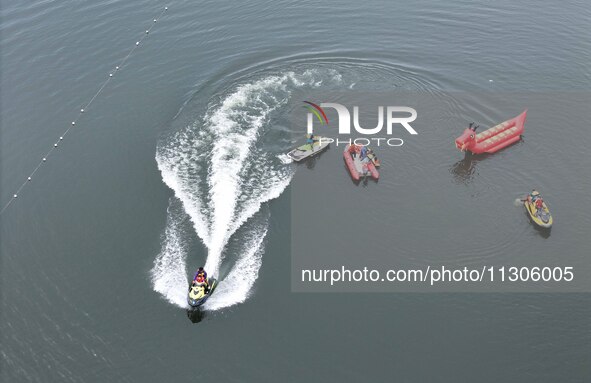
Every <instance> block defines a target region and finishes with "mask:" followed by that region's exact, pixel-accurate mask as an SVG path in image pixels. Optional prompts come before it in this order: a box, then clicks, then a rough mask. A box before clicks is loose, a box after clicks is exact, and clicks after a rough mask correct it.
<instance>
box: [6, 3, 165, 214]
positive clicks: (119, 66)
mask: <svg viewBox="0 0 591 383" xmlns="http://www.w3.org/2000/svg"><path fill="white" fill-rule="evenodd" d="M167 10H168V6H166V7H164V11H167ZM164 11H161V12H160V15H158V16H157V17H156V18H155V19H154V23H156V22H157V21H158V19H159V18H160V17H161V16H162V15H164ZM152 28H153V26H150V28H148V29H146V30H145V33H146V35H148V34H149V33H150V31H151V29H152ZM144 37H145V36H144ZM144 37H142V38H140V39H139V40H138V41H136V43H135V47H138V46H139V45H140V43H141V42H142V41H143V39H144ZM135 47H133V48H132V49H131V50H129V52H128V54H127V56H125V57H124V58H123V59H122V60H121V61H119V65H117V66H115V71H118V70H119V69H120V68H121V67H122V66H123V65H125V64H126V63H127V61H128V58H129V57H130V56H131V54H132V53H133V51H134V50H135ZM115 71H110V72H109V78H107V79H105V80H104V81H103V83H102V85H101V86H100V87H99V89H98V90H97V91H96V93H95V94H94V96H92V98H91V99H90V101H89V102H88V103H87V104H85V108H88V107H89V106H90V104H92V103H93V102H94V100H95V99H96V98H97V97H98V96H99V95H100V94H101V93H102V91H103V89H104V88H105V86H106V85H107V84H108V82H109V80H110V78H111V77H114V74H115ZM85 108H80V113H81V114H82V113H84V112H85ZM76 119H78V117H77V118H76ZM71 124H72V125H71V127H72V126H75V125H76V120H74V121H72V122H71ZM71 127H68V128H67V129H66V130H65V131H64V132H63V133H62V135H61V136H60V137H59V140H58V141H57V142H54V144H53V147H54V148H57V147H58V145H59V142H60V141H62V140H63V139H64V136H65V135H66V134H67V133H68V131H69V130H70V129H71ZM52 151H53V149H51V150H50V151H48V152H47V154H46V156H47V157H48V156H49V155H50V154H51V153H52ZM47 157H43V158H42V161H41V162H40V163H39V165H37V167H36V168H35V169H34V170H33V172H32V173H31V174H30V175H29V177H27V181H26V182H25V183H23V184H22V185H21V187H20V188H18V189H17V190H16V192H17V193H20V191H21V189H22V188H23V187H24V186H25V185H26V183H27V182H29V181H31V179H32V177H33V176H34V175H35V173H36V172H37V170H38V169H39V168H40V167H41V165H42V164H43V163H44V162H47ZM17 193H15V194H13V198H11V199H10V200H9V201H8V203H7V204H6V205H4V207H3V208H2V209H0V215H2V214H3V213H4V211H5V210H6V209H7V208H8V207H9V206H10V204H11V202H12V201H13V200H14V199H16V198H17V197H18V194H17Z"/></svg>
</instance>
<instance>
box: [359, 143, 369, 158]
mask: <svg viewBox="0 0 591 383" xmlns="http://www.w3.org/2000/svg"><path fill="white" fill-rule="evenodd" d="M366 158H367V146H365V145H364V146H362V147H361V151H360V152H359V159H360V160H361V161H363V160H364V159H366Z"/></svg>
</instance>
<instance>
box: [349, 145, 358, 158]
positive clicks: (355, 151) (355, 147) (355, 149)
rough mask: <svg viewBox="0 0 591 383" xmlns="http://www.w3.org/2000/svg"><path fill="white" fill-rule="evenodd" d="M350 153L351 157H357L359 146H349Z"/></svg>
mask: <svg viewBox="0 0 591 383" xmlns="http://www.w3.org/2000/svg"><path fill="white" fill-rule="evenodd" d="M349 153H350V154H351V157H353V158H355V156H356V155H357V145H355V144H349Z"/></svg>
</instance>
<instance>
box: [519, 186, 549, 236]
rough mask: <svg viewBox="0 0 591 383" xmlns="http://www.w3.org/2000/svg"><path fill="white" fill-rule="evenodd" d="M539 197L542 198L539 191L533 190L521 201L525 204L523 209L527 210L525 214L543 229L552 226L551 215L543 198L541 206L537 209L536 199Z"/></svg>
mask: <svg viewBox="0 0 591 383" xmlns="http://www.w3.org/2000/svg"><path fill="white" fill-rule="evenodd" d="M539 198H542V196H541V195H540V192H538V191H537V190H533V191H532V192H531V193H530V194H528V195H527V197H526V198H525V200H524V201H523V205H524V206H525V211H527V214H528V215H529V217H530V218H531V220H532V221H533V222H534V223H535V224H536V225H538V226H539V227H542V228H544V229H549V228H551V227H552V215H551V214H550V210H549V209H548V205H546V202H544V200H543V199H542V207H541V208H539V209H538V208H537V207H536V200H537V199H539Z"/></svg>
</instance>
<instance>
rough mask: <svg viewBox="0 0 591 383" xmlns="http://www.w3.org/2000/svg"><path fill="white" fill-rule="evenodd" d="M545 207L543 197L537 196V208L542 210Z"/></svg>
mask: <svg viewBox="0 0 591 383" xmlns="http://www.w3.org/2000/svg"><path fill="white" fill-rule="evenodd" d="M543 207H544V200H543V199H542V197H538V198H536V209H538V210H540V209H542V208H543Z"/></svg>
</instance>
